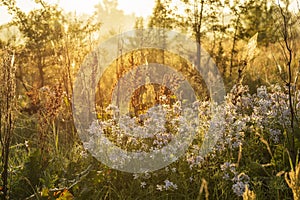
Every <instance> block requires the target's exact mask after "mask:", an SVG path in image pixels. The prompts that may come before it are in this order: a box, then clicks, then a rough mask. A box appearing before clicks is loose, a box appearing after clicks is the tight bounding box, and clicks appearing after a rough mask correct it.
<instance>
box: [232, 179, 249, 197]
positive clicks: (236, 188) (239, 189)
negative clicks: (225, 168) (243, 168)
mask: <svg viewBox="0 0 300 200" xmlns="http://www.w3.org/2000/svg"><path fill="white" fill-rule="evenodd" d="M246 185H247V184H244V183H243V182H241V181H238V182H236V183H235V184H233V185H232V190H233V192H234V193H235V194H236V195H238V196H242V195H243V194H244V192H245V188H246Z"/></svg>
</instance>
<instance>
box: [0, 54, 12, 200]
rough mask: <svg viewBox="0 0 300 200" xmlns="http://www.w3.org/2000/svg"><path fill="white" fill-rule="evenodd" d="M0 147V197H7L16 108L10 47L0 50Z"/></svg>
mask: <svg viewBox="0 0 300 200" xmlns="http://www.w3.org/2000/svg"><path fill="white" fill-rule="evenodd" d="M0 54H1V63H0V147H1V165H0V166H1V171H0V172H1V181H2V184H1V185H2V186H1V187H2V189H1V191H2V194H1V193H0V197H2V199H9V187H8V185H9V182H8V178H9V173H8V170H9V154H10V146H11V142H12V138H13V133H14V125H15V118H16V115H15V111H16V110H15V108H16V79H15V74H16V66H15V63H14V60H15V54H14V52H13V51H12V50H11V49H3V50H1V52H0Z"/></svg>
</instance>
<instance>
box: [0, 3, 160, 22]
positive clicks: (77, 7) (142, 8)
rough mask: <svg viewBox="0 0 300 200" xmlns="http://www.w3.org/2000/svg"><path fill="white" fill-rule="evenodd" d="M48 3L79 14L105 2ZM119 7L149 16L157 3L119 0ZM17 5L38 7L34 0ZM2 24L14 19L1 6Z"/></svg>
mask: <svg viewBox="0 0 300 200" xmlns="http://www.w3.org/2000/svg"><path fill="white" fill-rule="evenodd" d="M45 1H46V2H48V3H51V4H55V3H58V5H59V6H60V7H61V8H62V9H63V10H65V11H66V12H74V11H76V13H78V14H83V13H86V14H93V13H94V11H95V8H94V6H95V5H97V4H103V1H102V0H88V1H86V0H75V1H73V0H45ZM118 4H119V5H118V8H119V9H121V10H123V11H124V13H125V14H135V15H136V16H138V17H148V16H150V15H151V13H152V10H153V7H154V5H155V1H154V0H143V1H141V0H118ZM17 5H18V6H19V7H20V8H21V10H23V11H24V12H29V11H30V10H32V9H34V8H37V5H36V4H35V3H34V2H33V1H32V0H17ZM0 13H1V18H0V24H4V23H8V22H9V21H11V20H12V17H11V15H9V14H8V12H7V10H6V8H5V7H0Z"/></svg>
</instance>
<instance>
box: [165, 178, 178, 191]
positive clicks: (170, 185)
mask: <svg viewBox="0 0 300 200" xmlns="http://www.w3.org/2000/svg"><path fill="white" fill-rule="evenodd" d="M164 182H165V188H166V190H169V189H175V190H177V185H176V184H174V183H173V182H171V181H169V180H168V179H167V180H165V181H164Z"/></svg>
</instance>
